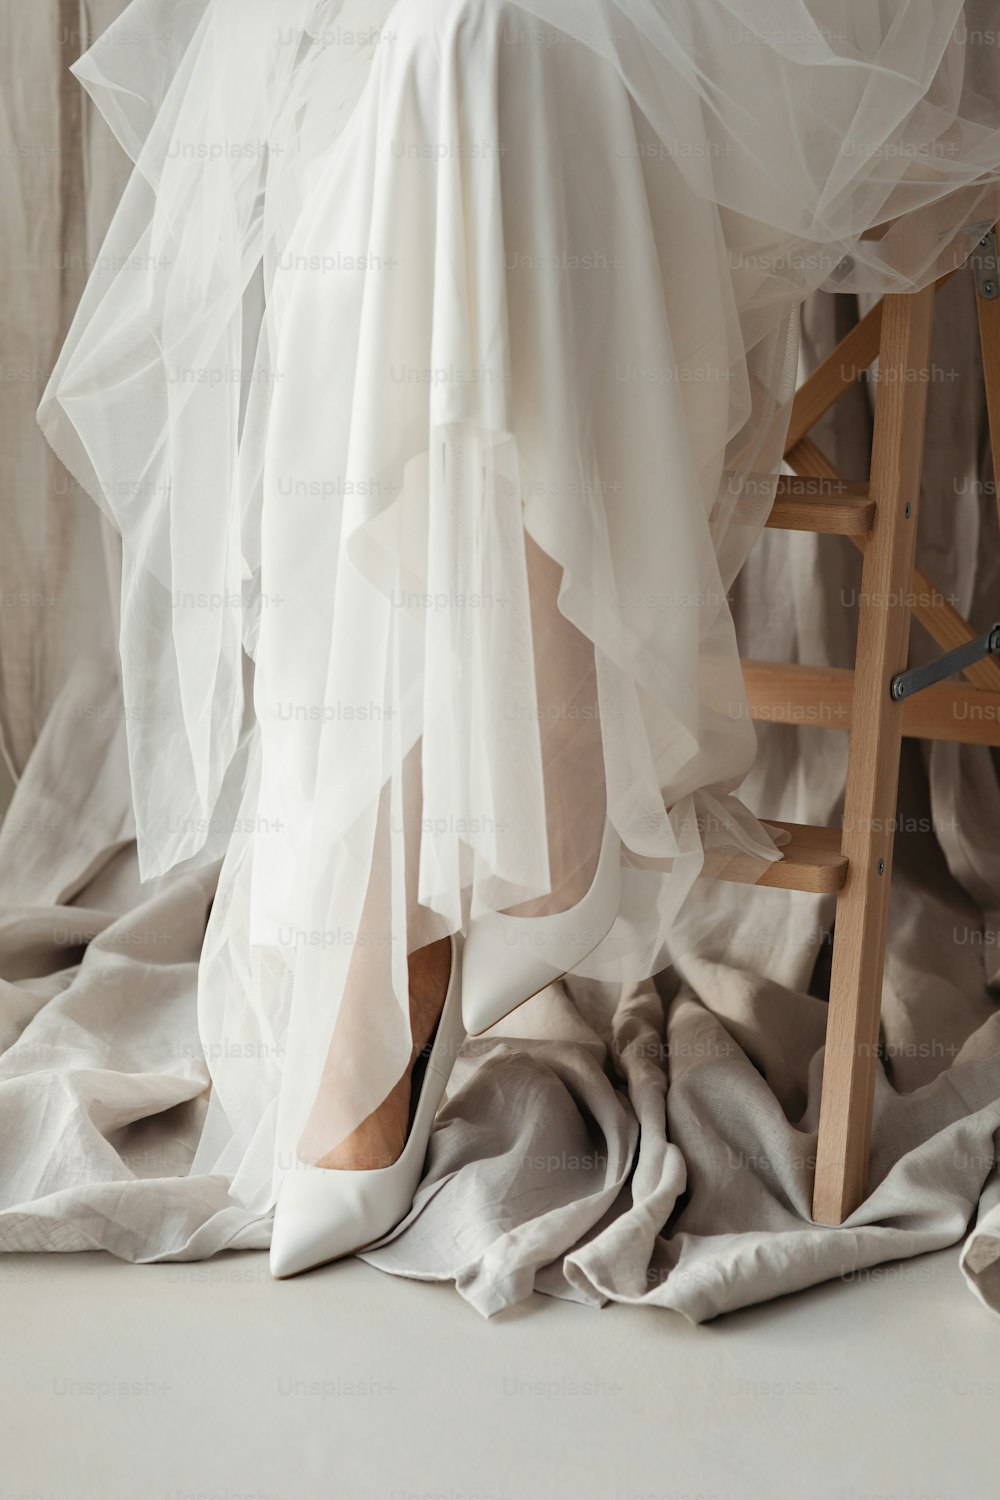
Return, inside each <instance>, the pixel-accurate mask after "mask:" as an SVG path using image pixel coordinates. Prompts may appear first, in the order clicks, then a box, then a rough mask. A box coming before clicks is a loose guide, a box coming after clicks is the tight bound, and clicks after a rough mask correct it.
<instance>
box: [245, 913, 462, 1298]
mask: <svg viewBox="0 0 1000 1500" xmlns="http://www.w3.org/2000/svg"><path fill="white" fill-rule="evenodd" d="M464 1040H465V1028H464V1026H463V1025H462V946H461V941H460V940H459V939H458V938H452V947H451V974H450V976H449V979H448V992H447V994H446V996H445V1002H444V1009H443V1010H442V1012H441V1019H440V1020H439V1022H438V1026H437V1031H436V1032H435V1035H434V1041H433V1043H432V1044H431V1050H430V1055H429V1057H428V1059H427V1066H426V1068H425V1070H424V1075H423V1078H422V1080H421V1082H420V1093H419V1096H418V1098H417V1106H416V1110H415V1111H414V1114H413V1123H412V1125H411V1126H410V1133H409V1135H408V1136H407V1139H406V1145H405V1146H404V1147H403V1151H402V1155H401V1156H400V1157H399V1158H398V1159H397V1160H396V1161H394V1162H393V1163H392V1164H391V1165H390V1166H388V1167H380V1168H378V1169H376V1170H373V1171H363V1172H342V1171H337V1170H332V1169H329V1168H326V1167H311V1166H307V1165H306V1164H305V1163H304V1162H302V1163H298V1164H297V1165H296V1166H295V1167H293V1168H292V1169H291V1170H290V1171H289V1172H288V1173H287V1174H286V1176H285V1179H284V1181H283V1182H282V1184H281V1187H280V1189H279V1192H278V1201H277V1205H276V1207H275V1211H274V1229H273V1232H272V1236H271V1275H272V1276H274V1277H275V1278H277V1279H278V1280H283V1279H284V1278H286V1277H288V1276H298V1275H299V1274H300V1273H301V1272H302V1271H309V1270H312V1268H313V1267H314V1266H321V1265H325V1264H326V1262H327V1261H331V1260H339V1259H340V1258H341V1257H342V1256H345V1255H353V1254H355V1253H356V1252H357V1251H358V1250H364V1249H367V1248H369V1247H370V1246H371V1245H373V1244H375V1242H376V1241H377V1240H380V1239H382V1238H383V1236H384V1235H387V1234H388V1233H389V1231H390V1230H391V1229H395V1227H396V1225H397V1224H398V1223H399V1222H400V1220H402V1219H404V1218H405V1217H406V1215H407V1213H408V1212H409V1210H410V1206H411V1204H412V1203H413V1199H414V1196H415V1194H416V1191H417V1188H418V1186H419V1184H420V1177H421V1173H422V1171H423V1166H424V1158H425V1157H426V1155H427V1143H428V1141H429V1140H430V1136H431V1130H432V1128H433V1126H434V1116H435V1115H436V1114H437V1110H438V1105H439V1104H440V1103H441V1098H442V1095H443V1094H444V1091H445V1086H446V1085H447V1082H448V1078H449V1076H450V1074H451V1070H452V1067H453V1066H454V1063H455V1059H456V1057H457V1055H458V1050H459V1048H460V1047H461V1045H462V1042H463V1041H464Z"/></svg>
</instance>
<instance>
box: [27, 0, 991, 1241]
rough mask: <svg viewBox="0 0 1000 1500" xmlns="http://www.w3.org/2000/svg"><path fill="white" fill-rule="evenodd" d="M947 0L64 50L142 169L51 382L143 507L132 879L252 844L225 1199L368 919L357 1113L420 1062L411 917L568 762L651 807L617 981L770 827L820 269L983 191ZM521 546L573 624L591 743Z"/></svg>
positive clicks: (622, 812)
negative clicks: (757, 604)
mask: <svg viewBox="0 0 1000 1500" xmlns="http://www.w3.org/2000/svg"><path fill="white" fill-rule="evenodd" d="M962 16H963V7H962V6H961V5H960V4H959V3H957V0H912V3H910V0H809V3H805V0H794V3H792V0H788V3H777V0H743V3H733V4H728V3H725V0H697V3H695V0H684V3H680V0H618V3H614V0H525V3H521V4H508V3H506V0H395V3H389V0H343V3H337V0H281V3H280V4H279V3H277V0H170V3H164V0H133V3H132V5H131V6H130V7H129V9H128V10H127V11H126V12H125V14H124V15H123V16H122V18H121V19H120V21H119V22H117V23H116V25H114V26H112V27H111V29H110V30H109V31H108V32H107V33H106V35H105V36H104V37H103V38H102V39H101V40H100V41H99V42H98V43H97V45H96V46H95V47H94V48H92V49H91V51H90V52H89V53H88V54H86V56H85V57H84V58H83V59H82V60H81V62H80V63H79V64H78V65H77V68H76V72H77V73H78V76H79V78H80V80H81V82H82V83H83V84H84V85H85V86H86V87H87V88H88V89H89V90H90V92H91V93H92V95H93V96H94V98H95V100H96V101H97V103H98V104H99V106H100V107H101V109H102V110H103V112H104V113H105V115H106V117H107V119H108V120H109V122H110V124H111V125H112V127H113V129H114V130H115V132H116V133H117V135H118V137H119V139H120V141H121V143H122V145H123V146H124V148H125V149H126V150H127V151H128V153H129V154H130V156H131V157H132V158H133V160H134V162H135V172H134V175H133V177H132V180H131V183H130V185H129V187H128V190H127V192H126V194H125V196H124V199H123V201H122V204H121V207H120V209H119V211H118V214H117V217H116V219H115V221H114V224H113V226H112V228H111V231H110V236H109V240H108V243H107V246H106V253H105V255H104V256H102V257H101V259H100V263H99V265H98V267H97V269H96V270H95V272H94V274H93V276H92V278H91V281H90V284H89V285H88V288H87V291H86V294H85V296H84V298H83V301H82V304H81V306H80V309H79V312H78V314H77V317H76V320H75V322H74V324H73V327H72V330H71V333H70V335H69V338H68V340H67V343H66V346H65V348H64V350H63V352H62V355H61V357H60V359H59V362H58V364H57V366H56V369H55V371H54V373H53V376H52V379H51V382H50V384H49V387H48V389H47V391H46V394H45V398H44V400H43V403H42V408H41V421H42V424H43V426H44V429H45V431H46V434H47V435H48V437H49V439H50V441H51V442H52V444H53V446H54V447H55V448H56V450H57V452H58V454H59V456H60V457H61V458H62V459H63V461H64V462H65V463H66V464H67V466H68V467H69V468H70V470H71V471H72V472H73V474H74V475H75V476H76V477H77V478H78V479H79V480H80V481H81V482H82V483H83V484H85V485H86V486H87V488H88V489H89V490H90V491H91V493H92V494H93V496H94V498H95V500H97V501H98V502H99V504H100V505H101V506H102V507H103V509H104V511H105V513H106V514H107V516H108V517H109V518H110V520H111V521H112V522H113V524H114V526H115V527H116V528H117V529H118V531H120V533H121V537H122V543H123V558H124V578H123V588H122V603H121V655H122V674H123V688H124V697H125V713H126V721H127V728H128V738H129V751H130V763H131V776H132V785H133V799H134V805H135V814H136V823H137V830H138V839H139V850H140V861H141V868H142V871H143V874H144V875H145V876H147V877H149V876H155V875H158V874H162V873H164V872H166V871H168V870H170V869H172V868H174V867H175V866H177V865H179V864H181V863H183V862H192V861H202V862H208V861H213V860H217V859H219V858H222V857H224V865H223V870H222V876H221V882H220V887H219V893H218V896H217V898H216V901H215V904H214V907H213V911H212V916H211V921H210V926H209V931H208V936H207V939H206V944H205V950H204V953H203V957H202V963H201V971H200V1025H201V1034H202V1041H203V1044H204V1047H205V1051H206V1056H207V1057H208V1058H209V1059H210V1062H211V1068H212V1076H213V1098H212V1109H211V1113H210V1115H209V1119H208V1123H207V1125H206V1129H205V1132H204V1135H203V1138H202V1144H201V1148H200V1153H199V1157H198V1160H197V1161H196V1163H195V1166H194V1170H196V1171H205V1172H219V1173H224V1174H225V1175H227V1176H228V1177H229V1178H231V1180H232V1189H231V1190H232V1193H233V1195H234V1197H236V1198H237V1200H238V1201H239V1202H241V1203H242V1204H244V1205H246V1206H247V1207H250V1208H252V1209H254V1210H256V1211H259V1212H265V1211H266V1210H267V1208H268V1207H269V1205H270V1204H271V1203H272V1202H273V1198H274V1192H275V1189H276V1184H277V1181H278V1180H279V1178H280V1176H281V1173H282V1171H283V1170H284V1168H285V1167H286V1166H287V1165H288V1163H289V1162H290V1160H292V1159H293V1157H294V1155H295V1154H296V1152H297V1151H298V1150H299V1144H300V1141H301V1139H302V1132H303V1128H304V1125H305V1122H306V1118H307V1116H308V1114H309V1111H310V1110H311V1108H312V1106H313V1103H314V1101H315V1099H316V1097H317V1092H318V1090H319V1087H320V1083H321V1080H322V1077H323V1070H324V1067H325V1064H326V1060H327V1058H328V1056H329V1054H330V1048H331V1040H332V1038H333V1032H334V1026H335V1023H336V1021H337V1017H338V1012H339V1008H340V1003H341V998H342V996H343V994H344V989H345V984H346V981H347V975H348V969H349V966H350V964H351V961H352V955H353V954H354V952H355V951H356V949H357V947H358V946H359V945H362V944H364V945H366V947H368V948H369V949H370V950H371V951H370V953H369V955H368V957H369V959H370V967H369V972H372V971H373V970H378V971H379V974H380V982H379V983H375V984H372V985H371V986H370V992H369V994H368V995H367V997H366V1005H367V1008H368V1017H367V1020H366V1029H367V1034H368V1035H369V1038H370V1045H368V1046H367V1047H366V1048H365V1049H364V1051H363V1054H361V1055H358V1056H357V1057H356V1058H355V1059H353V1072H352V1075H351V1078H350V1082H349V1083H345V1084H344V1087H343V1097H342V1098H340V1099H338V1101H336V1109H335V1117H336V1125H335V1133H340V1134H347V1132H348V1131H349V1130H351V1129H352V1128H354V1126H356V1125H357V1124H358V1123H359V1122H360V1121H361V1120H362V1119H363V1118H364V1117H365V1116H366V1115H367V1114H368V1113H369V1112H370V1111H371V1110H372V1109H373V1108H374V1107H375V1106H376V1105H377V1104H379V1103H380V1102H381V1100H382V1099H383V1098H384V1097H385V1096H386V1094H387V1093H388V1091H389V1089H390V1088H391V1087H392V1085H393V1084H394V1083H395V1082H396V1081H397V1079H398V1078H399V1076H400V1075H401V1072H402V1070H403V1064H402V1062H401V1060H400V1059H401V1058H402V1057H405V1056H408V1042H409V1013H408V1003H407V962H406V961H407V954H408V953H409V952H410V951H412V950H413V949H414V948H415V947H417V946H420V945H422V944H423V943H425V942H427V941H429V940H430V938H431V937H440V936H444V935H446V934H448V933H449V932H453V931H457V930H458V929H459V928H461V927H462V925H463V923H464V922H466V921H467V920H468V917H469V915H470V914H471V915H476V914H478V913H481V912H483V911H486V910H504V909H506V908H509V907H511V906H513V905H515V904H516V903H518V902H524V901H529V900H532V899H534V898H537V897H540V896H542V895H544V893H545V892H546V891H547V889H548V885H549V851H548V839H547V832H546V778H548V781H549V784H550V788H551V785H552V784H553V782H554V781H555V780H558V781H559V785H560V787H561V794H562V800H563V804H564V808H565V817H566V818H568V819H569V820H570V821H572V817H573V815H574V814H573V809H574V808H577V809H578V810H579V817H580V819H581V823H582V822H583V821H584V820H585V818H586V816H587V813H588V809H592V805H593V795H594V791H593V789H594V785H595V784H596V782H599V784H600V795H601V797H602V798H604V799H606V806H607V815H608V818H609V819H610V821H611V822H612V824H613V825H614V828H615V829H616V830H617V832H618V834H619V835H620V838H621V842H622V848H623V866H624V868H623V902H622V908H621V913H620V916H619V919H618V921H617V923H616V924H615V926H614V927H613V929H612V930H611V932H610V933H609V934H608V937H607V938H606V939H605V941H604V942H603V943H602V944H601V946H600V947H599V948H598V949H597V951H596V952H595V953H594V954H592V956H591V958H590V959H589V960H588V961H587V964H586V965H585V968H584V972H585V973H586V974H587V975H588V976H590V977H592V978H595V979H606V980H612V981H615V980H625V979H635V978H640V977H644V976H647V975H649V974H651V973H653V972H655V971H656V970H657V969H658V968H660V967H662V966H663V965H664V964H665V963H666V962H668V961H669V957H670V936H671V929H672V924H673V922H674V919H675V917H676V915H677V912H678V911H679V909H680V907H681V904H682V903H683V901H684V899H685V897H686V895H687V894H688V892H689V891H690V889H691V886H692V884H693V882H694V881H695V880H696V879H697V877H698V874H699V872H700V871H701V869H702V867H703V861H704V858H705V850H706V848H711V847H712V846H731V845H735V846H738V847H740V848H742V849H743V850H745V851H747V852H750V853H753V854H755V855H757V856H758V857H759V858H760V859H761V860H762V861H767V860H770V859H774V858H776V857H778V856H777V851H776V849H775V847H774V844H773V842H772V840H771V839H770V837H769V836H768V834H767V833H766V831H765V830H764V829H763V828H762V827H761V825H760V824H759V823H758V822H757V821H756V819H755V818H754V817H753V816H752V815H751V814H750V813H749V812H748V811H747V810H746V809H745V808H744V807H743V805H742V804H741V803H740V801H739V800H738V797H737V796H736V791H737V789H738V787H739V784H740V782H741V780H742V778H743V777H744V775H745V774H746V771H747V769H748V768H749V766H750V764H751V761H752V758H753V754H754V748H755V738H754V733H753V730H752V726H751V724H750V722H749V718H748V715H747V712H746V704H745V698H744V691H743V684H742V677H741V672H740V667H739V661H738V654H737V649H736V641H735V634H734V629H733V623H732V618H731V614H730V609H729V602H728V597H727V595H728V590H729V588H730V586H731V584H732V581H733V579H734V578H735V576H736V574H737V572H738V571H739V569H740V567H741V565H742V563H743V561H744V560H745V558H746V556H747V554H748V552H749V550H750V548H751V546H752V544H753V542H754V540H755V539H756V537H757V535H758V534H759V531H760V528H761V526H762V525H763V521H764V518H765V517H766V514H767V512H768V510H769V507H770V504H771V500H772V497H773V491H774V483H775V478H776V475H777V472H778V468H779V464H780V458H781V452H782V446H783V435H784V430H785V425H786V420H787V414H788V407H789V403H790V400H791V396H792V394H793V390H794V382H795V373H796V353H797V342H796V332H795V329H796V316H797V312H798V308H799V306H800V305H801V303H802V301H803V300H804V299H805V298H806V297H807V296H808V295H809V294H810V293H811V292H812V291H813V290H814V289H816V288H817V287H820V286H827V287H830V288H834V289H837V288H840V289H844V290H848V289H854V290H859V289H860V290H869V291H872V290H884V289H899V290H906V289H912V288H914V287H917V286H920V285H924V284H926V283H927V282H928V281H929V280H930V279H931V278H933V277H934V276H936V275H938V274H940V273H941V272H943V271H944V270H946V269H948V268H949V267H950V266H952V265H955V264H957V263H958V262H959V261H960V260H961V259H962V258H963V257H964V256H965V255H967V254H968V252H969V250H970V249H971V248H972V245H973V243H974V239H975V236H976V235H977V233H978V232H979V231H977V228H976V226H977V225H981V224H982V223H984V222H987V221H993V220H995V219H997V218H998V217H1000V203H998V198H1000V194H998V179H1000V129H998V128H997V127H998V124H1000V110H998V106H997V103H996V101H997V99H998V98H1000V62H998V56H997V49H996V48H995V47H994V48H992V49H991V48H990V47H989V43H988V41H986V40H984V39H980V40H979V41H978V42H977V40H976V39H975V38H972V37H968V36H966V35H965V34H964V32H963V28H962ZM876 226H878V227H880V228H879V233H878V234H877V235H876V236H873V237H866V238H864V239H863V238H862V236H868V234H869V231H871V230H872V229H873V227H876ZM538 552H540V553H541V554H544V555H545V557H546V558H547V559H550V560H551V561H552V562H553V563H554V564H555V565H557V567H558V569H559V577H560V580H561V581H560V583H559V589H558V606H559V612H560V614H561V616H562V617H563V619H564V620H566V621H569V622H571V624H572V625H573V626H575V627H576V632H577V633H578V636H579V638H581V639H582V640H584V641H585V642H586V643H588V650H589V651H590V652H591V661H592V665H593V674H594V684H593V702H592V703H591V702H589V701H588V702H587V703H586V704H585V705H584V706H583V707H579V706H578V708H577V712H578V714H579V735H578V736H576V737H575V739H574V732H573V730H567V724H572V713H571V707H570V706H571V705H572V704H573V703H574V702H575V701H576V699H575V697H574V689H575V687H576V686H578V684H576V683H575V682H574V683H569V682H568V683H567V689H566V693H565V705H566V711H565V713H563V714H562V716H561V717H562V721H563V722H561V723H560V725H559V729H560V733H559V734H558V735H555V734H553V733H552V732H550V731H551V725H550V723H549V722H548V720H547V717H546V705H545V703H544V702H543V698H544V694H540V689H539V662H540V661H542V660H544V659H545V649H546V641H545V639H544V638H543V637H544V633H545V626H544V624H542V625H540V624H539V621H538V619H537V618H533V612H532V579H531V576H530V575H531V564H530V559H531V557H532V556H536V555H537V554H538ZM550 707H551V705H550ZM552 716H554V717H559V716H560V710H559V709H558V705H557V706H556V708H555V709H553V710H552ZM595 720H596V722H597V723H599V725H600V731H601V732H600V735H599V736H598V737H597V738H596V739H595V737H594V735H593V732H592V729H593V723H594V721H595ZM588 726H589V727H588ZM554 744H558V746H559V747H560V748H559V751H558V754H559V755H560V756H563V755H565V760H561V761H560V763H559V765H558V766H553V765H552V764H549V765H547V764H546V757H547V755H548V754H549V753H550V747H551V746H552V745H554ZM595 744H596V746H597V747H598V754H599V764H598V765H597V771H596V782H595V767H594V764H593V757H594V746H595ZM577 752H579V754H578V753H577ZM552 753H555V752H552ZM588 758H589V760H588ZM414 768H416V769H415V770H414ZM556 773H558V775H557V774H556ZM577 775H578V776H579V780H578V781H575V780H574V776H577ZM414 777H415V781H416V792H414V790H413V786H412V782H413V780H414ZM549 795H551V790H550V793H549ZM414 799H416V803H417V817H416V823H415V824H414V820H413V817H412V816H411V813H412V808H413V805H414ZM408 809H409V811H407V810H408ZM414 826H416V827H417V828H418V830H419V840H418V846H417V847H416V848H415V847H414V841H413V838H412V829H413V828H414ZM571 831H572V830H571ZM404 835H405V836H404ZM404 856H406V857H408V858H409V859H410V860H411V861H415V862H416V863H415V869H416V875H415V879H416V882H417V888H418V897H419V906H420V909H421V912H422V914H423V917H422V919H421V922H420V923H419V924H417V926H415V925H414V922H413V919H412V905H411V903H409V902H408V900H407V893H406V873H405V863H406V860H405V857H404ZM376 888H377V889H378V890H379V891H380V892H381V899H380V901H379V902H378V909H379V911H380V912H381V913H382V914H383V915H382V920H381V922H380V923H379V924H376V925H375V927H374V928H373V927H372V925H371V924H370V923H369V922H368V921H367V919H366V917H365V903H366V898H368V897H369V896H370V893H371V891H372V890H373V889H376ZM331 1128H334V1127H331ZM338 1138H339V1134H338ZM333 1143H334V1142H333V1140H331V1141H330V1142H329V1143H328V1144H333Z"/></svg>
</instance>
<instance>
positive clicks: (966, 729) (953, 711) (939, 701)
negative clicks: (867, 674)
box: [743, 661, 1000, 746]
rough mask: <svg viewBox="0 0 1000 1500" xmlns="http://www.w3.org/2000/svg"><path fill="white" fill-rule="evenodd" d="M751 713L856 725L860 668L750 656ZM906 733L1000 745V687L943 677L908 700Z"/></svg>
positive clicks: (765, 720)
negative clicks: (999, 689)
mask: <svg viewBox="0 0 1000 1500" xmlns="http://www.w3.org/2000/svg"><path fill="white" fill-rule="evenodd" d="M743 679H744V681H745V683H746V689H747V701H748V703H749V705H750V717H751V718H752V719H754V720H755V721H756V722H757V723H761V724H790V725H792V727H793V728H813V729H850V728H851V727H852V724H853V719H854V715H853V699H854V673H853V672H850V671H845V670H844V669H843V668H842V667H810V666H803V665H802V664H801V663H792V662H771V661H744V662H743ZM903 734H904V735H905V736H906V737H907V738H908V739H912V740H944V741H949V742H950V743H952V744H956V745H997V746H1000V693H998V692H992V691H988V690H986V689H985V688H979V687H972V686H970V685H969V684H968V683H966V682H959V681H948V682H938V683H935V684H934V685H933V686H932V687H929V688H925V689H924V690H923V692H921V693H917V694H916V695H915V696H914V697H912V698H910V699H909V700H908V701H907V702H905V703H904V704H903Z"/></svg>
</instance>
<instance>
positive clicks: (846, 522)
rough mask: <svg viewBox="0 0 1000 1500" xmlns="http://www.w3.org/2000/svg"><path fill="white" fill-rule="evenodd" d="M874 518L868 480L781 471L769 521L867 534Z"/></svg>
mask: <svg viewBox="0 0 1000 1500" xmlns="http://www.w3.org/2000/svg"><path fill="white" fill-rule="evenodd" d="M874 520H875V502H874V500H872V498H871V496H870V494H869V491H868V485H867V484H862V483H854V482H853V481H851V480H848V479H803V478H800V477H799V476H798V475H792V474H782V475H781V477H780V478H779V480H778V489H777V492H776V494H775V497H774V506H773V509H772V510H771V514H770V515H769V516H768V518H767V525H768V526H770V527H774V528H780V529H781V530H782V531H815V532H820V533H821V534H822V535H824V536H867V535H868V533H869V532H870V531H871V529H872V525H873V523H874Z"/></svg>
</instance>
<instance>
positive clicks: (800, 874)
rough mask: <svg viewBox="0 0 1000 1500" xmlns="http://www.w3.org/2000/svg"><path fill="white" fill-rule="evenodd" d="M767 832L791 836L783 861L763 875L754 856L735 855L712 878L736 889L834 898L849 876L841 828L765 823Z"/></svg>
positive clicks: (767, 869)
mask: <svg viewBox="0 0 1000 1500" xmlns="http://www.w3.org/2000/svg"><path fill="white" fill-rule="evenodd" d="M764 826H765V828H777V829H784V830H785V832H786V833H788V834H790V835H791V839H790V842H789V843H787V844H785V845H784V847H783V848H782V851H781V854H782V858H781V859H780V860H779V861H778V862H777V863H776V864H770V865H767V866H766V867H765V868H764V870H763V873H762V872H761V861H760V860H759V859H756V858H754V856H753V855H752V854H743V853H742V852H734V853H733V854H731V855H730V856H728V858H727V860H726V862H725V863H723V864H722V865H721V866H720V867H719V868H717V869H711V870H710V871H709V873H708V878H710V879H713V880H725V881H729V882H732V883H735V884H736V885H766V886H770V887H771V888H772V889H774V890H779V891H808V892H810V893H811V894H812V895H814V896H823V895H830V894H833V893H835V892H837V891H839V890H840V889H841V887H842V886H843V884H844V880H845V878H846V876H847V860H846V859H845V858H844V856H843V854H842V853H841V852H840V829H839V828H814V827H811V826H810V825H809V824H807V823H780V822H778V821H777V820H776V819H774V818H768V819H765V820H764Z"/></svg>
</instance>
